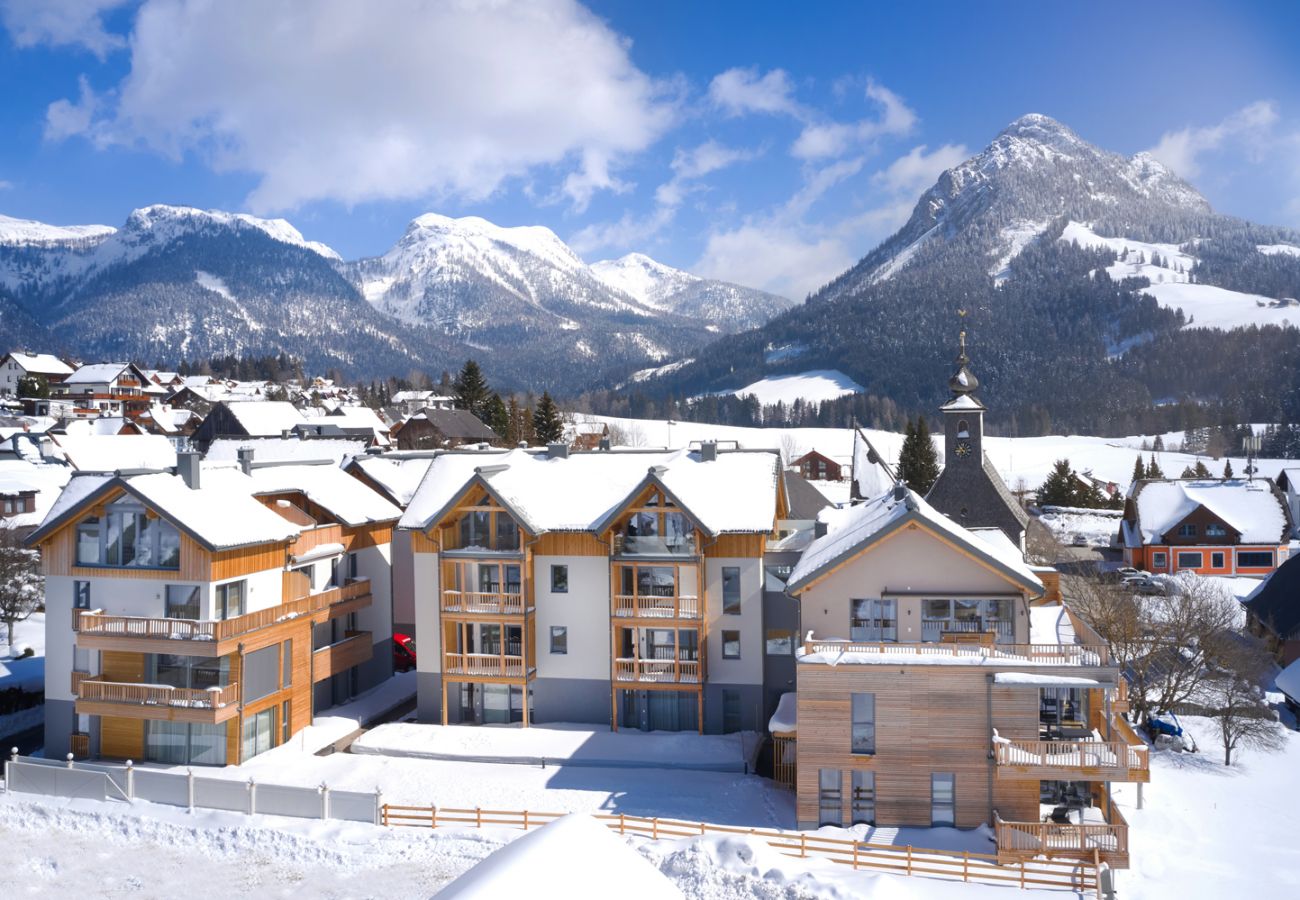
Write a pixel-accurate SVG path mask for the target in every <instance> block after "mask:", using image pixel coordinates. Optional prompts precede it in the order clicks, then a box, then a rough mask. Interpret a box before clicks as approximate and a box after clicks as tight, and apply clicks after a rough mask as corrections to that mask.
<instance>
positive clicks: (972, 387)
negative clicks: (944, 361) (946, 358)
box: [948, 309, 980, 397]
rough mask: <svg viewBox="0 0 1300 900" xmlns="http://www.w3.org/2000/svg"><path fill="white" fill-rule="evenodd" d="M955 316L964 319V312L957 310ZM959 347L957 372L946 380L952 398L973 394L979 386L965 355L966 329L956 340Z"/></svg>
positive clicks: (963, 329) (968, 359) (978, 381)
mask: <svg viewBox="0 0 1300 900" xmlns="http://www.w3.org/2000/svg"><path fill="white" fill-rule="evenodd" d="M957 315H959V316H961V317H962V320H963V321H964V320H965V318H966V310H964V309H959V310H958V311H957ZM958 340H959V343H960V347H959V349H958V351H957V360H956V362H957V371H956V372H955V373H953V376H952V377H951V378H949V379H948V388H949V389H950V390H951V391H952V395H953V396H954V397H960V396H962V395H963V394H971V393H974V392H975V391H976V390H977V389H978V388H979V386H980V380H979V379H978V378H976V377H975V373H974V372H972V371H971V370H970V357H969V356H967V355H966V329H965V328H962V330H961V334H960V336H959V338H958Z"/></svg>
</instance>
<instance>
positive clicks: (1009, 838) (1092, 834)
mask: <svg viewBox="0 0 1300 900" xmlns="http://www.w3.org/2000/svg"><path fill="white" fill-rule="evenodd" d="M993 816H994V837H995V838H996V840H997V845H998V856H999V857H1003V858H1012V859H1014V858H1022V859H1029V858H1032V857H1035V856H1069V857H1073V858H1077V859H1092V858H1093V853H1094V851H1095V852H1096V853H1097V855H1098V856H1100V857H1101V859H1102V860H1103V861H1107V862H1110V863H1111V864H1112V865H1118V866H1119V867H1124V868H1126V867H1127V866H1128V822H1126V821H1124V817H1123V816H1122V815H1120V813H1119V810H1117V809H1112V811H1111V817H1112V818H1113V819H1114V821H1113V822H1109V823H1107V822H1099V823H1094V822H1085V823H1084V824H1082V825H1060V824H1057V823H1055V822H1007V821H1004V820H1003V819H1002V817H1001V816H999V815H998V814H997V813H996V812H994V814H993Z"/></svg>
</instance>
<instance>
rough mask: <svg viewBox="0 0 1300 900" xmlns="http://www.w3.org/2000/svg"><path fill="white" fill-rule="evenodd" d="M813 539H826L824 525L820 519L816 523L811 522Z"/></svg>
mask: <svg viewBox="0 0 1300 900" xmlns="http://www.w3.org/2000/svg"><path fill="white" fill-rule="evenodd" d="M813 537H815V538H819V537H826V523H825V522H823V521H822V520H821V519H818V520H817V521H816V522H813Z"/></svg>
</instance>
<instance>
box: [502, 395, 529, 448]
mask: <svg viewBox="0 0 1300 900" xmlns="http://www.w3.org/2000/svg"><path fill="white" fill-rule="evenodd" d="M523 415H524V412H523V410H522V409H520V408H519V400H518V399H516V397H515V395H514V394H511V395H510V399H509V400H508V401H507V402H506V433H505V435H504V437H505V444H506V446H507V447H515V446H518V445H519V442H520V441H522V440H523V431H524V429H523Z"/></svg>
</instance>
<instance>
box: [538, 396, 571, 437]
mask: <svg viewBox="0 0 1300 900" xmlns="http://www.w3.org/2000/svg"><path fill="white" fill-rule="evenodd" d="M533 432H534V433H535V434H536V435H537V440H538V441H539V442H540V443H543V444H553V443H555V442H557V441H559V440H560V439H561V438H563V437H564V421H563V420H562V419H561V418H560V411H559V409H557V408H556V406H555V401H554V400H552V399H551V395H550V392H549V391H543V392H542V399H541V400H539V401H538V402H537V409H535V410H534V411H533Z"/></svg>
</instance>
